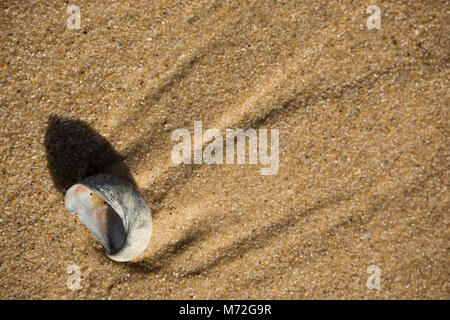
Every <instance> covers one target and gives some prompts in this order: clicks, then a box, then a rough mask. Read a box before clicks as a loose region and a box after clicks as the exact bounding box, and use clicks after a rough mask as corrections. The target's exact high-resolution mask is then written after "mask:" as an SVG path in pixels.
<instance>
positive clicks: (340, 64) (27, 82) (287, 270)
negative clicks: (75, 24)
mask: <svg viewBox="0 0 450 320" xmlns="http://www.w3.org/2000/svg"><path fill="white" fill-rule="evenodd" d="M71 4H74V5H78V6H79V7H80V9H81V11H80V14H81V28H80V29H70V28H69V27H68V25H67V19H68V18H69V14H68V13H67V8H68V6H69V5H71ZM371 4H376V5H378V7H379V8H380V10H381V11H380V13H381V24H380V27H381V28H380V29H376V28H375V29H369V28H368V26H367V19H368V18H369V16H370V14H369V13H367V12H366V9H367V7H368V6H369V5H371ZM449 10H450V5H449V2H448V1H424V0H423V1H378V0H375V1H346V0H344V1H320V0H305V1H269V0H258V1H244V0H242V1H222V0H218V1H212V0H208V1H204V0H195V1H185V0H183V1H170V0H169V1H167V0H166V1H157V0H152V1H147V0H131V1H121V0H110V1H84V0H78V1H67V2H66V1H50V0H40V1H37V0H27V1H25V0H17V1H16V0H15V1H13V0H5V1H1V4H0V43H1V46H0V121H1V122H0V123H1V126H0V159H1V161H0V234H1V239H0V240H1V241H0V253H1V255H0V298H1V299H36V298H42V299H93V298H99V299H109V298H111V299H174V298H176V299H178V298H186V299H224V298H229V299H248V298H254V299H264V298H267V299H316V298H331V299H347V298H356V299H386V298H394V299H401V298H407V299H449V298H450V286H449V240H450V238H449V200H450V193H449V173H450V171H449V160H450V153H449V131H450V126H449V80H450V78H449V50H450V41H449V34H450V28H449V21H450V19H449V15H448V12H449ZM69 25H70V24H69ZM194 121H202V124H203V129H204V130H206V129H211V128H216V129H218V130H220V131H221V132H225V130H226V129H227V128H242V129H249V128H253V129H256V130H259V129H268V130H269V132H270V130H271V129H277V130H279V170H278V172H277V173H276V174H274V175H262V174H261V172H260V169H261V168H262V167H263V166H262V165H261V164H260V163H258V164H239V165H237V164H234V165H231V164H223V165H210V164H195V165H193V164H192V165H188V164H182V165H176V164H174V163H173V162H172V160H171V151H172V148H173V147H174V145H175V144H176V142H174V141H172V140H171V135H172V132H173V131H174V130H176V129H178V128H186V129H188V130H189V132H190V133H191V134H193V125H194ZM100 172H103V173H110V174H114V175H116V176H119V177H122V178H124V179H127V180H128V181H130V182H132V183H134V184H135V185H136V187H137V188H138V189H139V190H140V191H141V193H142V194H143V196H144V197H145V199H146V200H147V201H148V204H149V207H150V209H151V211H152V217H153V234H152V239H151V243H150V244H149V246H148V247H147V249H146V250H145V251H144V253H143V254H142V255H141V256H140V257H138V258H137V259H136V260H135V261H131V262H127V263H117V262H114V261H111V260H110V259H108V257H107V256H106V255H105V253H104V249H103V248H102V246H101V244H100V243H99V242H97V241H96V240H95V238H94V237H93V236H92V235H91V234H90V232H89V230H88V229H87V228H86V227H85V226H84V225H83V224H81V223H80V221H79V220H78V218H77V217H76V215H72V214H70V213H69V212H68V211H67V210H66V209H65V207H64V203H63V200H64V193H65V191H66V190H67V188H69V187H70V186H71V185H72V184H74V183H76V182H78V181H79V180H80V179H82V178H84V177H86V176H89V175H92V174H95V173H100ZM72 265H76V266H78V267H79V271H80V283H79V284H80V288H79V289H77V290H75V288H74V287H73V284H74V283H76V281H75V280H74V279H75V277H76V272H75V273H71V271H70V270H73V269H70V267H71V266H72ZM370 266H375V267H371V268H369V267H370ZM68 267H69V270H68ZM368 268H369V272H368ZM373 268H375V269H373ZM75 269H76V267H75ZM373 270H375V272H374V271H373ZM376 271H379V272H380V282H379V284H380V287H379V289H377V288H376V287H375V288H374V286H373V285H374V284H375V285H376V281H372V280H374V278H373V277H374V276H376Z"/></svg>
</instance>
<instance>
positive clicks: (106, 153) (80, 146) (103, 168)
mask: <svg viewBox="0 0 450 320" xmlns="http://www.w3.org/2000/svg"><path fill="white" fill-rule="evenodd" d="M45 148H46V152H47V164H48V168H49V171H50V175H51V177H52V180H53V183H54V185H55V187H56V188H57V189H58V190H59V191H60V192H62V193H65V192H66V190H67V189H68V188H70V187H71V186H72V185H74V184H75V183H77V182H80V180H82V179H84V178H86V177H88V176H91V175H94V174H99V173H108V174H111V175H114V176H116V177H119V178H122V179H124V180H126V181H128V182H129V183H131V184H132V185H134V186H136V183H135V181H134V179H133V177H132V175H131V173H130V170H129V169H128V167H127V166H126V165H125V163H124V161H123V160H124V159H123V157H122V156H121V155H120V154H119V153H118V152H117V151H115V150H114V148H113V147H112V146H111V144H110V143H109V142H108V141H106V139H105V138H103V137H102V136H101V135H99V134H98V133H97V132H95V131H94V130H93V129H92V128H91V127H90V126H89V125H88V124H87V123H86V122H84V121H80V120H73V119H68V118H61V117H56V116H52V117H50V118H49V120H48V126H47V130H46V133H45Z"/></svg>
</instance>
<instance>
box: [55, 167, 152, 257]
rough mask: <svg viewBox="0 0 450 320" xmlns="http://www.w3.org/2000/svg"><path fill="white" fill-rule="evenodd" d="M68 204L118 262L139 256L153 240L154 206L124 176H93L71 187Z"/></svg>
mask: <svg viewBox="0 0 450 320" xmlns="http://www.w3.org/2000/svg"><path fill="white" fill-rule="evenodd" d="M64 203H65V205H66V208H67V210H69V211H70V212H71V213H77V214H78V218H79V219H80V221H81V222H82V223H83V224H84V225H86V226H87V227H88V228H89V230H90V231H91V232H92V233H93V234H94V236H95V238H97V240H98V241H100V243H101V244H102V245H103V247H104V248H105V249H106V253H107V256H108V257H109V258H110V259H112V260H114V261H119V262H124V261H129V260H132V259H134V258H136V257H137V256H138V255H140V254H141V253H142V252H143V251H144V250H145V248H146V247H147V245H148V243H149V242H150V237H151V234H152V216H151V213H150V209H149V207H148V205H147V203H146V201H145V199H144V197H143V196H142V195H141V194H140V193H139V192H138V191H137V190H136V189H135V188H134V187H133V186H131V185H130V184H129V183H127V182H125V181H123V180H121V179H118V178H116V177H113V176H111V175H107V174H98V175H94V176H90V177H88V178H86V179H84V180H82V181H81V182H80V183H77V184H75V185H73V186H72V187H70V188H69V189H68V190H67V192H66V195H65V199H64Z"/></svg>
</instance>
